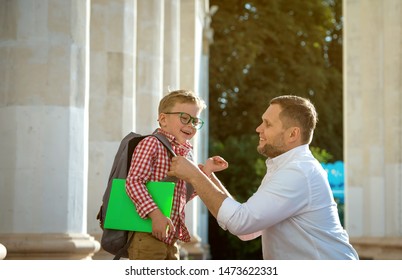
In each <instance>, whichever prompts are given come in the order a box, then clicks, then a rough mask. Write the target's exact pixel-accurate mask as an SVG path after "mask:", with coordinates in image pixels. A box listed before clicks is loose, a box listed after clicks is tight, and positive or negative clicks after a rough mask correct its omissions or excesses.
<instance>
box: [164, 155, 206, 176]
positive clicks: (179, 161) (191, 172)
mask: <svg viewBox="0 0 402 280" xmlns="http://www.w3.org/2000/svg"><path fill="white" fill-rule="evenodd" d="M200 174H202V171H201V170H200V169H199V168H198V167H197V166H196V165H195V163H193V162H192V161H190V160H188V159H186V158H185V157H182V156H177V157H174V158H173V159H172V165H171V166H170V170H169V172H168V173H167V175H168V176H175V177H177V178H180V179H183V180H184V181H186V182H190V181H191V179H192V178H194V177H196V176H197V175H200Z"/></svg>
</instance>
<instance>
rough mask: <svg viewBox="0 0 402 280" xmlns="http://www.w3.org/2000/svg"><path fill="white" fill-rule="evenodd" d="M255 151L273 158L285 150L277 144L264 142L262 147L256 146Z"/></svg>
mask: <svg viewBox="0 0 402 280" xmlns="http://www.w3.org/2000/svg"><path fill="white" fill-rule="evenodd" d="M257 151H258V152H259V153H260V154H261V155H263V156H266V157H268V158H274V157H277V156H279V155H281V154H283V153H284V152H285V150H282V149H281V148H280V147H278V146H273V145H270V144H265V145H264V146H262V147H257Z"/></svg>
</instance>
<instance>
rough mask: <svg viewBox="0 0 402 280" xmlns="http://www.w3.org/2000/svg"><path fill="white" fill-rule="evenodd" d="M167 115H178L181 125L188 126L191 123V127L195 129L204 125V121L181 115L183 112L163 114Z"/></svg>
mask: <svg viewBox="0 0 402 280" xmlns="http://www.w3.org/2000/svg"><path fill="white" fill-rule="evenodd" d="M165 114H167V115H176V114H177V115H179V118H180V121H181V123H182V124H189V123H190V122H191V124H192V126H193V127H194V128H195V129H201V127H202V126H203V125H204V121H203V120H201V119H200V118H194V117H192V116H190V115H189V114H187V113H183V112H168V113H165Z"/></svg>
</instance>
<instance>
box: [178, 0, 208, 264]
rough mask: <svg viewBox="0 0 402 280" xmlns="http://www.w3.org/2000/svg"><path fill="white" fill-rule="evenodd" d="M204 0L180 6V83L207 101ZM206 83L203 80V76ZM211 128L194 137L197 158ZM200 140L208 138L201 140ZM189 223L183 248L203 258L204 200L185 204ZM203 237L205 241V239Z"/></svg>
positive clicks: (201, 156) (201, 155) (202, 156)
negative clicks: (188, 231) (203, 48)
mask: <svg viewBox="0 0 402 280" xmlns="http://www.w3.org/2000/svg"><path fill="white" fill-rule="evenodd" d="M204 2H205V1H182V2H181V5H180V38H181V41H180V86H181V88H185V89H191V90H194V91H195V92H196V93H197V94H198V95H200V96H201V98H203V99H204V100H205V101H208V98H207V96H208V92H205V91H204V90H203V89H205V88H204V85H201V84H200V82H201V79H202V76H203V75H204V72H203V71H202V63H203V53H202V47H203V25H204V19H205V12H206V10H205V9H206V6H205V5H203V4H204ZM202 81H203V82H205V80H204V79H202ZM207 114H208V111H207V110H206V111H204V112H203V113H202V114H201V118H203V119H206V116H207ZM207 129H208V126H207V125H206V126H205V127H204V128H202V130H201V131H199V132H198V133H197V135H196V136H195V137H194V138H193V140H192V142H193V146H194V161H195V162H205V159H206V157H207V152H206V149H205V147H206V146H201V144H202V143H205V144H206V145H207V143H208V141H207V139H206V138H203V137H205V135H203V133H205V132H206V131H207ZM201 139H204V140H205V141H204V142H202V140H201ZM186 224H187V227H188V228H189V230H190V233H191V236H192V242H191V243H190V244H184V245H183V247H184V248H185V249H186V250H187V251H188V254H189V258H193V259H204V258H206V257H207V254H208V253H207V252H206V251H205V250H204V248H203V244H202V243H203V241H206V239H207V235H204V236H202V237H201V236H200V234H203V233H204V234H205V233H206V232H205V230H207V229H208V211H207V210H206V209H205V206H204V205H203V203H202V201H201V200H200V199H199V198H198V197H197V198H195V199H193V200H192V201H191V202H190V203H188V205H187V207H186ZM202 238H204V240H203V239H202Z"/></svg>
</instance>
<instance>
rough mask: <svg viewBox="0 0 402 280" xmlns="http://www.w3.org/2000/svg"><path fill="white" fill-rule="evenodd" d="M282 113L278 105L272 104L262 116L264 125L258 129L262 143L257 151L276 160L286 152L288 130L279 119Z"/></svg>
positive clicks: (260, 142)
mask: <svg viewBox="0 0 402 280" xmlns="http://www.w3.org/2000/svg"><path fill="white" fill-rule="evenodd" d="M281 111H282V109H281V107H280V106H279V105H278V104H272V105H270V106H269V107H268V109H267V110H266V111H265V113H264V114H263V115H262V123H261V124H260V125H259V126H258V127H257V128H256V131H257V133H258V134H259V137H260V141H259V143H258V146H257V151H258V152H259V153H260V154H262V155H264V156H266V157H268V158H274V157H277V156H279V155H281V154H283V153H284V152H286V151H287V150H288V149H287V146H286V134H285V133H286V129H285V128H284V127H283V124H282V121H281V120H280V119H279V113H280V112H281Z"/></svg>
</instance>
